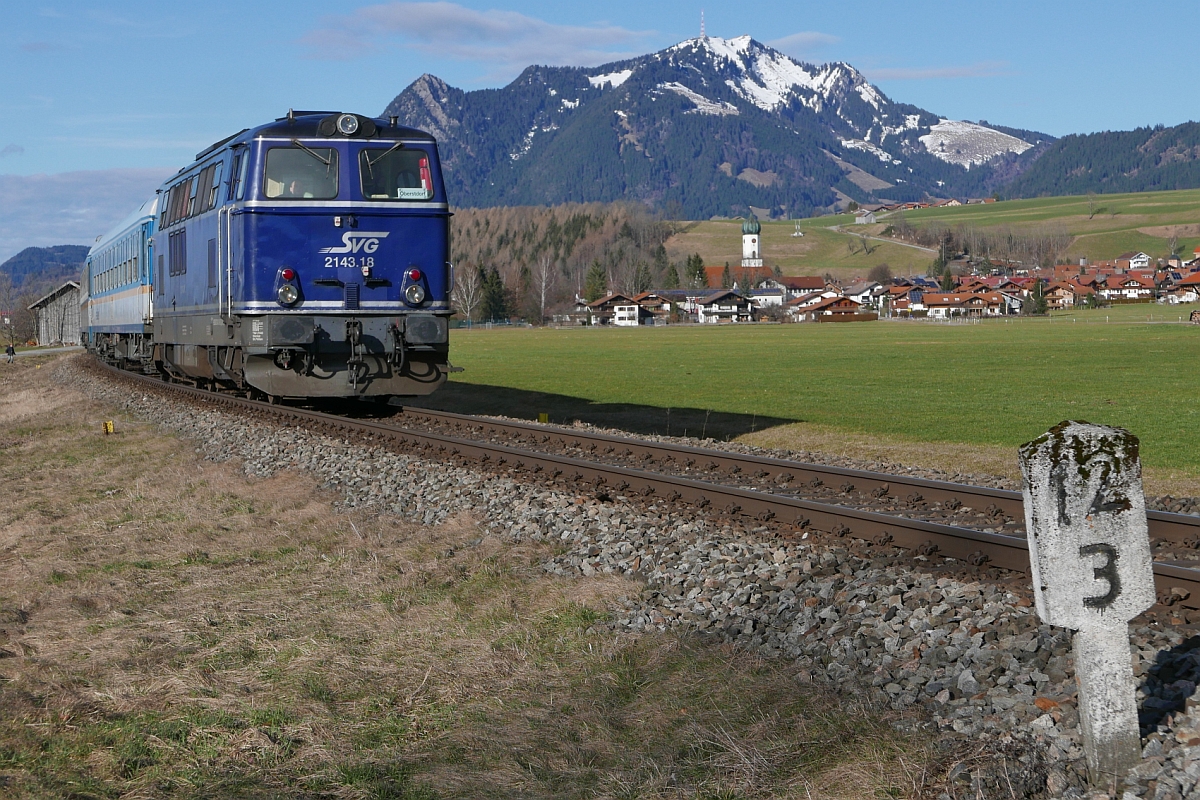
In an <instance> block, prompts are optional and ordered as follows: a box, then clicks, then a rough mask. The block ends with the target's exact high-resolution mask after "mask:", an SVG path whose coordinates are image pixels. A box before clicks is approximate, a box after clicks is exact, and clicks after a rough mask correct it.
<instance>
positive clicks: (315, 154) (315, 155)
mask: <svg viewBox="0 0 1200 800" xmlns="http://www.w3.org/2000/svg"><path fill="white" fill-rule="evenodd" d="M292 144H294V145H296V147H299V148H300V149H301V150H303V151H304V152H306V153H308V154H309V155H310V156H312V157H313V158H315V159H316V160H317V161H320V162H321V163H322V164H324V165H325V166H326V167H328V166H329V162H330V161H331V160H332V159H328V158H325V157H324V156H322V155H321V154H320V153H318V152H317V151H316V150H313V149H312V148H311V147H305V146H304V145H302V144H301V143H300V140H299V139H292Z"/></svg>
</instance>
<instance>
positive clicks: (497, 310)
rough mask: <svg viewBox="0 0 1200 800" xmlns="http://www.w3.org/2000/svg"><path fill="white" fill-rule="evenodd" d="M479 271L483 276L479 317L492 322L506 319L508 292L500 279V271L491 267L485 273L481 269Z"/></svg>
mask: <svg viewBox="0 0 1200 800" xmlns="http://www.w3.org/2000/svg"><path fill="white" fill-rule="evenodd" d="M479 271H480V272H481V273H483V275H484V279H483V300H482V301H481V302H480V304H479V305H480V316H481V317H482V318H483V319H485V320H488V321H492V322H498V321H501V320H506V319H508V313H509V304H508V290H507V289H506V288H505V286H504V281H503V280H502V279H501V278H500V270H498V269H496V268H495V267H492V268H491V269H490V270H488V271H487V272H486V273H485V272H484V271H483V268H482V267H481V268H480V270H479Z"/></svg>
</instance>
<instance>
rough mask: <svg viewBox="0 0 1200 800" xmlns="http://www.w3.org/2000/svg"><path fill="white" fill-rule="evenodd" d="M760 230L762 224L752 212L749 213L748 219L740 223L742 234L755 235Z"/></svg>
mask: <svg viewBox="0 0 1200 800" xmlns="http://www.w3.org/2000/svg"><path fill="white" fill-rule="evenodd" d="M761 231H762V225H760V224H759V223H758V217H756V216H755V215H754V214H751V215H750V219H748V220H746V221H745V222H743V223H742V236H750V235H751V234H753V235H755V236H757V235H758V234H759V233H760V232H761Z"/></svg>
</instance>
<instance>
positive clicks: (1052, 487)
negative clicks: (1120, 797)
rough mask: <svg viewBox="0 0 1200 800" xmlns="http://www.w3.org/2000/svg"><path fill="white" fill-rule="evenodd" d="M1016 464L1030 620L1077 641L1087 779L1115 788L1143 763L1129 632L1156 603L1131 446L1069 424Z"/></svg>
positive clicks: (1025, 450)
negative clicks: (1032, 607)
mask: <svg viewBox="0 0 1200 800" xmlns="http://www.w3.org/2000/svg"><path fill="white" fill-rule="evenodd" d="M1020 460H1021V472H1022V474H1023V475H1024V476H1025V489H1024V493H1025V524H1026V529H1027V530H1028V532H1029V533H1028V535H1029V561H1030V566H1031V572H1032V577H1033V589H1034V599H1035V602H1036V605H1037V612H1038V615H1039V616H1040V617H1041V618H1042V621H1044V622H1046V623H1047V624H1050V625H1061V626H1063V627H1065V628H1070V629H1071V630H1073V631H1075V635H1074V654H1075V674H1076V678H1077V680H1078V681H1079V719H1080V728H1081V730H1082V733H1083V744H1084V751H1085V754H1086V756H1087V762H1088V777H1089V780H1090V781H1091V783H1092V784H1093V785H1094V786H1096V787H1097V788H1109V787H1113V786H1115V785H1118V784H1119V783H1120V781H1121V779H1122V778H1123V777H1124V775H1125V773H1126V771H1127V770H1128V769H1129V768H1130V767H1132V766H1134V765H1136V764H1137V763H1138V761H1139V759H1140V758H1141V737H1140V735H1139V732H1138V720H1137V702H1136V698H1135V694H1134V692H1135V686H1134V680H1133V664H1132V660H1131V658H1130V654H1129V624H1128V623H1129V620H1131V619H1133V618H1134V617H1136V616H1137V615H1138V614H1140V613H1142V612H1143V611H1145V610H1146V609H1148V608H1150V606H1152V605H1154V600H1155V597H1154V572H1153V565H1152V561H1151V554H1150V537H1149V533H1148V531H1147V528H1146V503H1145V498H1144V497H1143V495H1142V467H1141V461H1140V460H1139V458H1138V440H1137V437H1135V436H1133V435H1132V434H1130V433H1129V432H1128V431H1125V430H1121V429H1120V428H1108V427H1105V426H1102V425H1092V424H1090V423H1087V422H1074V421H1067V422H1062V423H1060V424H1058V425H1056V426H1054V427H1053V428H1051V429H1050V431H1049V432H1047V433H1046V434H1045V435H1043V436H1041V437H1039V438H1037V439H1035V440H1034V441H1032V442H1029V443H1028V444H1026V445H1023V446H1022V447H1021V451H1020Z"/></svg>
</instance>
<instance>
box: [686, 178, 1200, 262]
mask: <svg viewBox="0 0 1200 800" xmlns="http://www.w3.org/2000/svg"><path fill="white" fill-rule="evenodd" d="M904 216H905V219H907V220H908V222H909V223H910V224H912V225H914V226H916V227H924V226H929V225H933V224H941V225H946V226H949V227H951V228H956V227H958V226H960V225H961V226H974V227H976V228H980V229H985V230H993V231H998V230H1003V229H1010V230H1012V231H1015V232H1026V233H1029V232H1033V231H1036V230H1039V229H1045V228H1047V227H1061V228H1063V229H1065V230H1066V232H1067V233H1069V234H1070V235H1071V237H1072V238H1071V244H1070V246H1069V247H1068V248H1067V250H1066V252H1065V253H1064V254H1063V258H1064V259H1066V260H1068V261H1075V260H1076V259H1079V258H1084V257H1086V258H1090V259H1092V260H1093V261H1096V260H1103V259H1112V258H1116V257H1117V256H1119V255H1120V254H1121V253H1124V252H1128V251H1137V250H1141V251H1144V252H1145V253H1147V254H1149V255H1151V256H1153V257H1155V258H1159V257H1164V258H1165V257H1166V256H1168V255H1170V252H1169V251H1170V245H1169V242H1170V240H1171V237H1175V238H1176V240H1177V243H1178V248H1179V252H1180V253H1181V254H1183V256H1184V257H1185V258H1191V254H1192V250H1193V249H1194V248H1195V247H1197V246H1200V189H1187V190H1181V191H1171V192H1137V193H1132V194H1103V195H1095V196H1094V197H1091V198H1089V197H1086V196H1071V197H1039V198H1035V199H1032V200H1005V201H1003V202H999V203H988V204H984V205H971V206H958V207H953V208H926V209H920V210H917V211H906V212H904ZM894 221H895V214H880V215H879V222H878V223H877V224H875V225H862V226H856V225H854V224H852V223H853V222H854V218H853V216H852V215H849V214H841V215H838V216H828V217H814V218H811V219H805V220H801V221H800V229H801V231H803V232H804V234H805V235H804V236H802V237H799V236H793V235H792V234H793V233H795V225H796V223H795V222H794V221H792V222H764V223H763V229H762V247H763V257H764V259H765V261H766V263H767V264H768V265H769V266H779V267H780V269H782V271H783V272H784V273H785V274H787V275H824V274H825V273H827V272H828V273H830V274H832V275H834V276H835V277H838V278H841V279H843V280H847V279H851V278H853V277H864V276H866V274H867V272H869V271H870V269H871V268H872V267H874V266H877V265H879V264H883V263H886V264H888V266H890V267H891V269H892V272H893V274H897V275H908V274H923V273H924V272H925V271H926V270H927V269H928V268H929V266H930V265H931V264H932V262H933V259H934V253H933V252H931V251H928V250H920V249H916V248H912V247H906V246H905V245H903V244H901V243H899V242H888V241H875V240H873V241H869V242H866V246H865V247H864V246H863V244H864V242H863V240H861V239H859V238H858V236H857V235H856V234H863V233H866V234H870V235H879V234H881V233H882V232H883V231H884V230H886V228H887V226H888V224H890V223H891V222H894ZM833 226H843V227H842V229H841V230H834V229H833ZM667 250H668V252H669V253H670V254H671V257H672V258H676V259H678V258H682V257H683V256H685V255H688V254H690V253H700V255H702V256H703V257H704V260H705V263H707V264H709V265H714V266H719V265H720V264H722V263H724V262H725V261H728V262H729V263H730V264H732V265H735V266H736V265H737V263H738V261H739V259H740V258H741V220H709V221H704V222H693V223H689V224H688V225H687V226H685V227H684V229H683V230H681V231H680V232H679V233H677V234H676V235H675V236H673V237H671V239H670V240H669V241H668V242H667Z"/></svg>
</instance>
